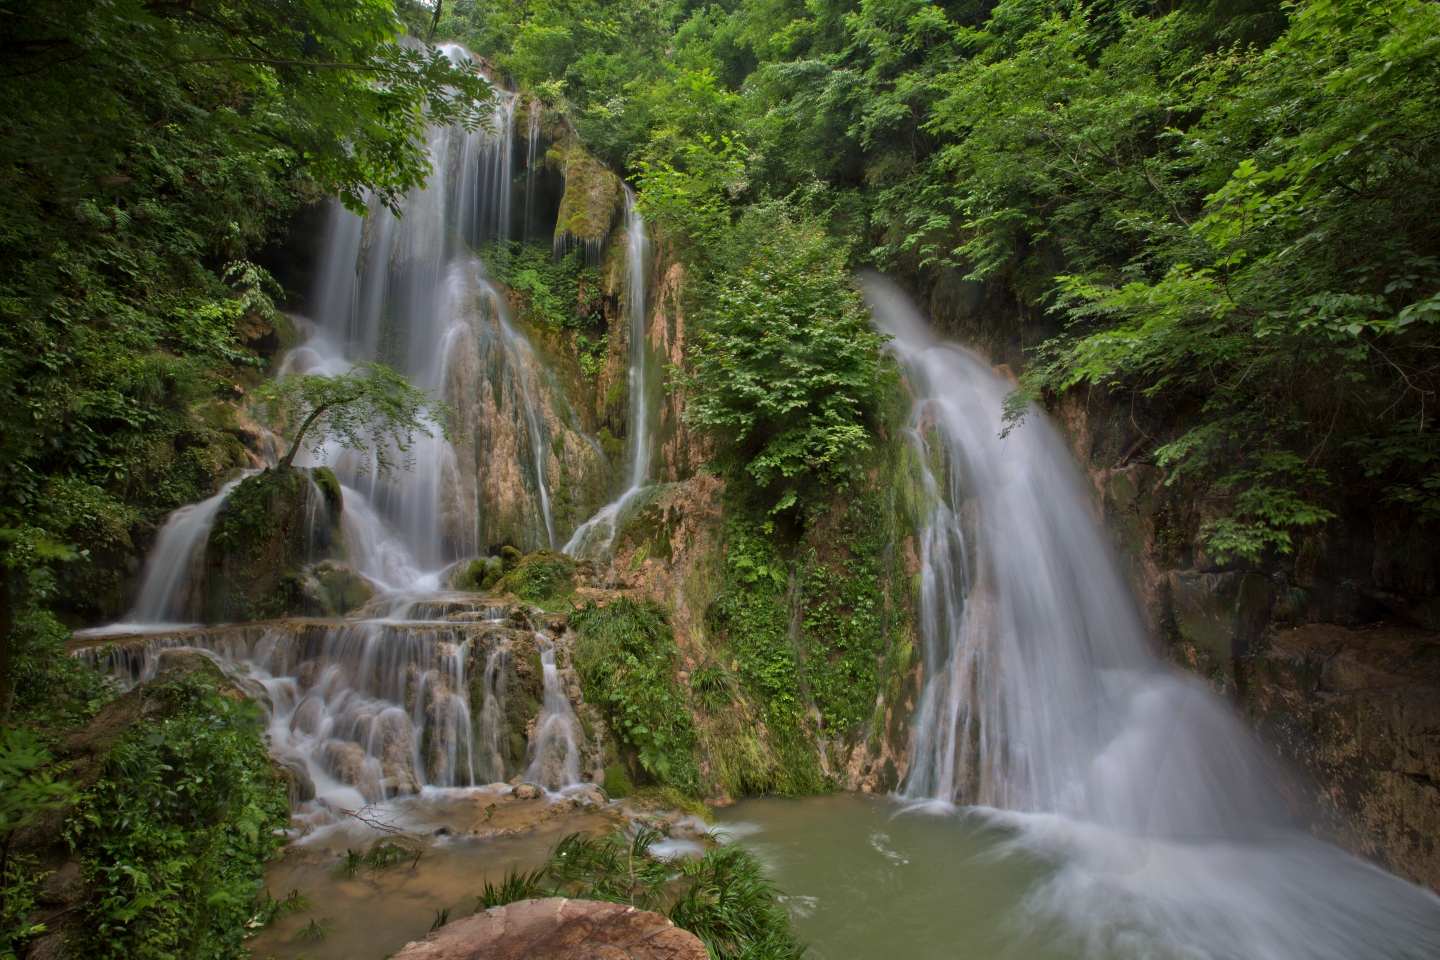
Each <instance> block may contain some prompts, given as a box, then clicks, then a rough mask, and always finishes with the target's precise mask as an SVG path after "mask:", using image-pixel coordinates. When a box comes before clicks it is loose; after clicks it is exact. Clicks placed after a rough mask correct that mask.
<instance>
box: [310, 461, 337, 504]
mask: <svg viewBox="0 0 1440 960" xmlns="http://www.w3.org/2000/svg"><path fill="white" fill-rule="evenodd" d="M310 479H312V480H314V481H315V486H317V487H319V488H320V495H321V496H323V497H324V498H325V508H326V509H327V510H329V511H331V512H332V513H335V514H339V513H340V511H341V510H343V509H345V496H344V494H342V493H341V491H340V478H339V477H337V476H335V471H334V470H331V469H330V468H329V467H311V468H310Z"/></svg>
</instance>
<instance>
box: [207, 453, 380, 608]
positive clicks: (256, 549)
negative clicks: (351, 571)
mask: <svg viewBox="0 0 1440 960" xmlns="http://www.w3.org/2000/svg"><path fill="white" fill-rule="evenodd" d="M343 508H344V503H343V500H342V495H341V491H340V483H339V481H338V480H336V478H335V474H334V473H332V472H331V471H330V470H329V469H328V468H326V467H317V468H315V469H313V470H306V469H295V468H277V469H271V470H266V471H264V472H263V473H259V474H256V475H255V476H253V477H249V478H247V479H246V480H245V481H244V482H242V483H241V484H239V485H238V486H237V487H236V488H235V489H234V490H233V491H232V492H231V494H230V496H229V497H227V498H226V500H225V503H224V505H223V506H222V507H221V508H220V511H219V512H218V513H217V514H216V515H215V524H214V526H213V527H212V528H211V530H210V539H209V541H208V542H207V543H206V547H205V619H206V620H208V621H209V622H211V623H220V622H228V621H235V620H264V619H268V618H271V617H280V616H286V615H288V614H297V613H304V612H306V609H307V603H310V602H313V601H307V596H306V594H307V590H306V584H307V581H308V580H310V579H312V578H315V572H314V571H313V570H307V569H306V568H307V567H308V566H309V565H310V564H312V563H317V562H318V561H321V560H327V559H331V558H334V557H340V556H343V549H344V544H343V542H342V539H341V534H340V515H341V511H342V510H343ZM326 578H327V579H328V580H329V581H330V584H331V586H338V587H339V590H340V596H341V598H342V605H343V598H344V597H345V596H347V595H348V596H349V597H350V598H353V597H355V596H357V595H358V594H357V590H356V588H355V587H354V586H353V585H351V586H349V587H346V586H344V585H341V584H340V579H343V578H342V577H340V576H339V574H338V573H337V572H334V571H328V572H327V574H326ZM330 589H331V588H330V587H326V588H325V591H324V592H325V594H326V596H327V597H329V591H330ZM312 593H313V591H312ZM331 609H334V604H333V600H332V601H331Z"/></svg>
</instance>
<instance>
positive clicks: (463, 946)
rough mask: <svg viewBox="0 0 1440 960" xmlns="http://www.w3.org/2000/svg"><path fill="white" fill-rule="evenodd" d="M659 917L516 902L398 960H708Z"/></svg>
mask: <svg viewBox="0 0 1440 960" xmlns="http://www.w3.org/2000/svg"><path fill="white" fill-rule="evenodd" d="M708 956H709V955H708V954H707V953H706V952H705V945H704V944H703V943H701V942H700V940H699V938H697V937H696V936H695V935H694V934H692V933H687V932H686V931H684V930H681V929H680V928H679V927H677V926H675V925H674V924H673V923H671V922H670V921H669V920H667V919H665V918H664V917H663V916H661V915H660V914H658V913H651V912H650V911H649V910H637V909H635V908H634V907H629V906H626V905H624V904H621V903H597V902H595V901H593V900H566V899H565V898H563V897H547V898H546V899H543V900H518V901H516V902H515V903H511V904H507V905H505V906H503V907H492V908H490V909H489V910H486V911H485V912H484V913H477V914H475V915H474V916H470V917H466V918H465V919H464V920H457V921H456V922H454V923H452V924H449V925H448V926H444V927H441V928H440V929H439V930H437V931H435V932H434V933H432V934H430V935H429V936H428V937H426V938H425V939H424V940H417V941H415V942H413V943H408V944H406V945H405V947H404V949H402V950H401V951H400V952H399V953H397V954H395V958H394V960H522V958H523V960H708Z"/></svg>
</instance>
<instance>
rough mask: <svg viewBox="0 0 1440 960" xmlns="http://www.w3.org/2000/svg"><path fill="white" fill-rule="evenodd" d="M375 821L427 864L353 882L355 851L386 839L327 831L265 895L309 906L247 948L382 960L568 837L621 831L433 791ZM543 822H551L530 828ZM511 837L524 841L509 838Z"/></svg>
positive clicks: (405, 864) (288, 863) (531, 804)
mask: <svg viewBox="0 0 1440 960" xmlns="http://www.w3.org/2000/svg"><path fill="white" fill-rule="evenodd" d="M492 804H493V805H494V806H493V807H492ZM547 804H549V805H550V807H549V809H546V807H547ZM487 808H489V809H487ZM370 813H371V815H372V816H374V817H376V818H379V819H383V820H387V821H391V822H397V823H403V824H404V825H405V826H406V827H407V828H408V830H409V831H410V832H409V833H408V834H407V835H406V842H407V843H414V844H417V852H418V853H419V857H418V859H415V860H410V859H408V858H407V859H404V860H401V861H399V862H397V863H394V864H392V865H390V866H388V867H385V868H384V869H375V868H373V867H370V866H364V865H362V866H360V867H359V868H358V869H357V870H355V871H354V873H353V874H351V873H348V872H347V871H346V870H345V869H344V855H345V851H346V850H347V849H355V850H357V851H363V850H366V849H368V848H369V847H370V846H371V845H372V844H374V843H376V842H377V841H379V840H382V839H384V838H385V837H386V834H385V833H383V832H379V831H376V830H374V829H371V828H367V827H365V826H364V825H362V824H359V823H352V824H338V825H335V826H330V827H326V828H322V829H320V830H317V831H315V832H314V833H312V834H310V835H309V836H307V837H305V838H303V839H302V840H301V841H300V842H299V843H295V844H292V845H291V846H289V847H288V848H287V849H286V850H285V854H284V856H283V857H282V858H281V859H279V860H277V861H276V862H275V863H274V864H272V865H271V867H270V870H269V871H268V873H267V874H266V878H265V880H266V888H267V889H268V890H269V891H270V895H271V896H272V897H274V898H275V899H277V900H283V899H284V898H285V897H286V895H287V894H289V893H290V891H292V890H298V891H300V894H301V895H302V896H304V898H305V899H306V900H307V901H309V907H308V908H307V909H304V910H301V911H298V912H295V913H293V914H291V915H290V916H288V917H286V918H284V919H283V920H280V921H278V922H276V923H273V924H271V925H270V926H268V927H266V928H264V929H262V930H259V931H258V932H257V933H256V934H255V936H253V937H252V938H251V939H249V940H248V941H246V945H247V946H248V947H249V948H250V951H251V955H252V956H253V957H256V958H257V960H266V958H270V957H274V958H275V960H301V958H304V960H381V958H382V957H387V956H389V955H390V954H393V953H395V952H396V951H398V950H399V949H400V948H401V947H403V946H404V945H405V944H407V943H409V942H410V941H411V940H418V939H420V938H421V937H424V936H425V934H427V933H428V932H430V930H431V928H432V926H433V925H434V924H435V922H436V920H437V918H438V917H439V915H440V913H441V912H442V911H448V917H449V919H450V920H458V919H460V918H461V917H465V916H469V915H470V914H471V913H473V912H474V911H475V897H476V895H477V894H479V893H480V891H481V890H482V889H484V886H485V883H486V881H487V880H488V881H489V882H491V883H497V884H498V883H499V882H500V881H501V880H502V879H503V878H504V876H505V873H506V871H508V870H510V869H511V868H512V867H516V868H519V869H521V870H525V869H530V868H532V867H535V866H538V865H539V864H541V863H543V862H544V861H545V860H546V859H547V857H548V855H549V853H550V850H551V848H552V847H553V846H554V845H555V844H556V842H557V841H559V840H560V838H561V837H564V836H565V835H567V834H570V833H591V834H597V835H598V834H603V833H605V832H608V831H609V830H611V829H613V828H614V826H615V824H616V818H615V817H613V816H607V815H604V814H603V813H596V812H587V811H585V810H583V809H575V810H572V809H569V807H568V805H567V804H566V803H564V802H563V801H562V802H560V803H558V804H557V803H554V801H553V800H546V799H541V800H535V801H524V802H517V801H509V802H507V801H506V800H505V799H503V798H502V797H499V796H498V795H492V793H491V792H489V791H485V790H430V791H426V794H425V795H424V796H423V797H421V798H415V799H413V800H411V801H408V802H400V803H396V804H390V805H387V806H384V807H380V808H378V809H375V810H372V811H370ZM542 817H548V819H543V820H542V822H540V823H538V824H537V825H534V826H530V825H529V824H531V823H533V822H534V821H535V820H537V819H541V818H542ZM492 827H493V828H495V829H494V830H491V829H489V828H492ZM512 829H513V830H516V831H518V832H517V833H515V834H514V835H510V836H506V835H503V834H504V833H505V832H507V831H508V830H512ZM436 831H440V834H439V835H437V833H436ZM446 831H449V833H448V835H447V834H446ZM487 832H498V833H501V834H502V835H501V836H485V835H484V834H486V833H487ZM477 833H478V834H480V835H478V836H477V835H476V834H477Z"/></svg>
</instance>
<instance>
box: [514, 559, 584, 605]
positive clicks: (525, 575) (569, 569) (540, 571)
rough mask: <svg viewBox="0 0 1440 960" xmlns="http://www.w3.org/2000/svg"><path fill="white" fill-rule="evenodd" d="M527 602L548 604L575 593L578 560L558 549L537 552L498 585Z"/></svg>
mask: <svg viewBox="0 0 1440 960" xmlns="http://www.w3.org/2000/svg"><path fill="white" fill-rule="evenodd" d="M495 588H496V589H497V590H502V591H508V592H509V593H513V594H515V596H517V597H519V598H520V599H521V600H524V601H525V602H526V603H544V602H545V601H547V600H555V599H557V598H559V597H563V596H566V595H568V594H571V593H574V592H575V560H574V558H572V557H567V556H566V555H565V554H563V553H560V552H558V551H555V550H536V551H535V552H534V553H532V554H529V555H528V556H525V557H523V558H521V559H520V561H519V562H518V563H516V564H515V566H514V567H513V568H512V569H511V570H510V572H509V573H507V574H505V576H504V577H503V578H502V579H501V580H500V582H499V583H497V584H496V585H495Z"/></svg>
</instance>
